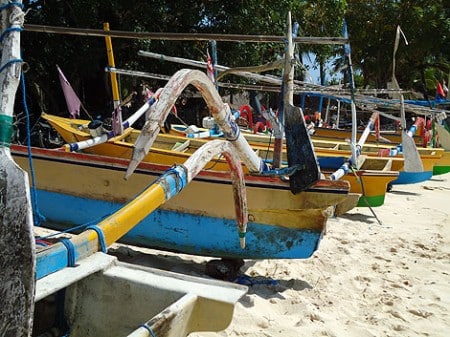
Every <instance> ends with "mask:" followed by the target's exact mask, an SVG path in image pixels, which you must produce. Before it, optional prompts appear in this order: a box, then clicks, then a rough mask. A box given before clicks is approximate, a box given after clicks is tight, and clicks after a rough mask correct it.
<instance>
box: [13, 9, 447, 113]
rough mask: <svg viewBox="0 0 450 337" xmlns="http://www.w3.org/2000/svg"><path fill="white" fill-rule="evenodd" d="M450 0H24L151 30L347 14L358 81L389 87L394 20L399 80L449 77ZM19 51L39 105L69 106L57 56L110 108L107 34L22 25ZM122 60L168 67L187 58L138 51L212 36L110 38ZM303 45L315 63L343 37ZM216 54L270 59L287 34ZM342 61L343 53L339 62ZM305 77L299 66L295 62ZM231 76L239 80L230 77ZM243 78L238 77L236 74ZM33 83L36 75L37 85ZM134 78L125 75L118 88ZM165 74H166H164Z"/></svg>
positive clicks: (87, 98)
mask: <svg viewBox="0 0 450 337" xmlns="http://www.w3.org/2000/svg"><path fill="white" fill-rule="evenodd" d="M449 2H450V1H448V0H433V1H431V0H414V1H412V0H411V1H404V0H368V1H359V0H346V1H345V0H342V1H339V0H310V1H307V0H303V1H298V0H297V1H296V0H279V1H276V2H274V1H266V0H258V1H256V0H240V1H219V0H210V1H204V0H203V1H175V0H169V1H167V0H164V1H163V0H152V1H147V0H136V1H125V0H108V1H106V0H99V1H90V0H89V1H88V0H78V1H68V0H25V1H24V4H25V6H26V8H27V9H29V12H28V13H27V16H26V23H27V24H40V25H50V26H64V27H71V28H94V29H101V28H102V25H103V23H104V22H108V23H109V24H110V28H111V29H112V30H122V31H132V32H133V31H134V32H138V31H147V32H182V33H186V32H198V33H225V34H228V33H229V34H231V33H234V34H256V35H284V34H285V31H286V17H287V13H288V11H291V13H292V18H293V21H297V22H298V23H299V24H300V31H299V35H301V36H341V34H342V23H343V20H344V18H345V19H346V21H347V22H348V30H349V33H350V42H351V47H352V57H353V64H354V67H355V69H356V70H358V74H360V76H359V77H358V78H359V80H360V81H359V82H358V83H359V84H360V85H363V86H369V87H374V88H383V87H386V83H387V82H388V81H389V80H390V79H391V75H392V59H393V43H394V38H395V32H396V27H397V25H400V26H401V29H402V31H403V32H404V33H405V36H406V38H407V40H408V45H407V46H406V45H405V43H404V42H403V41H401V42H400V46H399V48H398V51H397V54H396V64H397V65H396V77H397V79H398V82H399V83H400V86H401V87H402V88H414V86H415V85H416V84H417V83H419V82H425V83H426V85H427V88H428V89H429V90H430V91H432V90H433V87H434V85H435V81H436V80H438V79H443V78H447V77H448V74H449V71H450V68H449V60H448V58H449V56H448V55H450V36H449V35H450V33H449V32H450V18H449V17H450V16H449V14H450V6H449ZM22 46H23V58H24V59H25V60H26V62H27V63H28V64H29V70H28V72H27V76H26V78H27V83H28V84H29V86H30V89H31V90H29V91H28V92H29V96H30V97H29V99H30V101H32V103H33V104H35V106H34V110H35V112H34V113H35V114H39V113H40V111H41V110H45V111H49V112H51V113H58V112H59V111H64V109H65V103H64V98H63V95H62V92H61V89H60V86H59V81H58V77H57V72H56V67H55V66H56V64H58V65H59V66H60V67H61V68H62V69H63V71H64V73H65V74H66V77H67V78H68V79H69V81H70V82H71V84H72V86H73V87H74V88H75V90H76V91H77V93H78V94H79V96H80V97H81V98H82V100H83V102H84V103H85V105H86V107H87V108H88V109H89V110H94V111H99V112H100V113H102V112H108V111H110V109H111V105H110V104H111V103H109V105H108V102H111V101H112V99H111V97H110V92H111V90H110V88H109V84H108V83H109V82H108V74H106V73H105V71H104V70H105V66H107V55H106V48H105V41H104V39H103V38H95V37H83V36H74V35H70V36H69V35H57V34H44V33H36V32H27V31H24V33H23V37H22ZM113 48H114V54H115V63H116V66H117V67H119V68H127V69H133V70H141V71H148V72H154V73H159V74H165V75H172V74H173V73H174V72H175V71H176V70H177V69H179V68H180V67H182V66H181V65H177V64H174V63H168V62H162V61H158V60H154V59H148V58H144V57H140V56H138V55H137V52H138V51H139V50H147V51H152V52H156V53H162V54H165V55H170V56H178V57H184V58H190V59H195V60H205V57H206V50H207V48H208V43H207V42H206V41H164V40H132V39H119V38H115V39H113ZM298 48H299V51H300V52H301V53H309V52H313V53H315V54H316V55H317V58H316V61H317V67H318V68H319V69H320V70H321V71H322V75H323V71H324V67H323V65H324V64H325V62H326V61H327V60H329V59H330V58H331V59H332V58H334V57H336V56H341V55H342V54H343V52H342V47H340V46H323V45H299V46H298ZM217 54H218V58H219V64H223V65H226V66H230V67H235V66H254V65H259V64H263V63H267V62H270V61H273V60H275V59H276V58H278V57H281V56H282V55H283V54H284V45H283V44H282V43H236V42H220V43H217ZM336 63H337V64H339V62H336ZM297 76H298V77H301V76H302V73H301V72H300V71H299V72H297ZM233 80H235V79H234V78H233ZM236 80H238V79H236ZM31 84H32V85H31ZM136 84H137V83H136V80H135V79H131V78H124V77H122V78H121V85H122V88H121V89H122V94H126V93H127V92H128V91H129V90H131V89H132V88H133V86H135V85H136ZM161 84H164V83H161Z"/></svg>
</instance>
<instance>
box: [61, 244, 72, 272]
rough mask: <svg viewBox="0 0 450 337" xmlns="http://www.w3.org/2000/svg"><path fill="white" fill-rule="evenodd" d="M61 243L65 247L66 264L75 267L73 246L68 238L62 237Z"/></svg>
mask: <svg viewBox="0 0 450 337" xmlns="http://www.w3.org/2000/svg"><path fill="white" fill-rule="evenodd" d="M61 243H62V244H63V245H64V246H66V248H67V266H68V267H75V246H74V245H73V243H72V241H70V239H66V238H62V239H61Z"/></svg>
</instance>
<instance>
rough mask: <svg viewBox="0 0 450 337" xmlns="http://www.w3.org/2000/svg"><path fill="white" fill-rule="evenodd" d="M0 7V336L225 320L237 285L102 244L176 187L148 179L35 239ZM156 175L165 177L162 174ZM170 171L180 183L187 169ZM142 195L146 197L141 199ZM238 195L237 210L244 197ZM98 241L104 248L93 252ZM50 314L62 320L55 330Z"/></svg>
mask: <svg viewBox="0 0 450 337" xmlns="http://www.w3.org/2000/svg"><path fill="white" fill-rule="evenodd" d="M0 10H1V11H2V16H1V18H2V19H1V20H2V22H1V25H0V27H1V30H2V47H3V49H2V57H1V65H2V66H1V69H2V71H0V88H1V91H2V95H1V97H0V107H1V109H0V172H1V174H0V186H2V188H1V189H0V209H1V210H2V216H1V217H0V250H1V251H2V253H1V254H0V270H1V273H0V295H1V298H2V308H1V315H0V336H8V337H27V336H28V337H30V336H32V335H40V336H42V335H47V336H49V335H51V336H61V335H65V336H67V335H68V334H69V332H70V335H71V336H99V335H102V336H146V335H153V336H154V335H155V333H157V335H158V336H166V337H171V336H173V337H174V336H187V335H188V334H189V333H190V332H192V331H198V330H202V329H207V330H209V329H212V330H213V331H217V329H220V330H222V329H224V328H225V327H226V326H228V324H229V323H230V320H231V318H232V315H233V309H234V304H235V303H236V302H237V301H238V300H239V298H241V297H242V296H243V295H244V294H245V293H246V287H242V286H239V285H230V284H229V283H224V282H219V281H214V280H211V281H209V280H202V279H200V278H195V277H189V276H184V275H178V274H174V273H168V272H161V271H157V270H152V269H149V268H142V267H137V266H134V265H126V264H123V263H119V262H117V260H116V259H114V258H112V257H111V256H108V255H107V254H105V252H106V251H107V248H108V246H109V245H111V244H112V242H114V241H116V240H117V239H118V238H120V237H121V236H122V235H123V234H124V233H125V232H126V231H127V230H128V229H129V228H130V227H133V226H134V225H135V224H136V223H137V222H139V220H140V217H141V216H145V214H148V213H151V212H152V211H153V210H154V208H155V207H157V205H158V202H159V203H162V202H164V201H165V199H166V198H170V197H172V196H173V195H174V194H176V193H178V192H179V191H180V190H181V189H182V188H181V189H175V190H174V191H170V190H166V189H165V186H161V185H159V184H158V183H156V184H152V185H151V186H149V187H148V188H147V189H145V190H144V191H143V192H142V193H140V194H139V197H140V199H138V200H134V202H132V203H130V204H127V205H126V206H124V207H123V208H121V209H120V210H119V211H118V212H116V213H114V214H113V215H112V216H110V217H108V218H107V219H105V220H103V221H100V222H99V223H98V226H97V225H96V226H94V227H91V229H87V230H86V231H84V232H83V233H81V234H79V235H76V236H74V237H72V238H60V239H59V241H58V242H56V243H54V244H47V243H46V244H45V247H40V248H37V243H36V242H35V240H36V238H35V233H34V227H33V213H32V206H31V204H32V199H31V197H30V190H29V188H30V184H29V180H28V175H27V174H26V172H25V171H24V170H23V169H22V168H21V167H20V166H19V165H17V163H16V162H15V161H14V160H13V157H12V155H11V138H12V133H13V110H14V109H13V105H14V101H15V95H16V91H17V87H18V84H19V80H20V77H21V76H23V74H22V69H21V64H22V59H21V53H20V31H21V30H22V28H23V24H24V18H25V14H24V12H23V11H22V3H21V1H15V2H8V1H0ZM22 79H23V77H22ZM22 83H23V81H22ZM229 147H230V148H231V145H229ZM223 150H224V152H226V151H227V150H226V149H223ZM226 153H228V152H226ZM230 162H232V163H234V162H235V161H234V159H230ZM230 165H231V164H230ZM178 170H181V171H179V173H180V174H181V173H183V172H185V173H186V174H189V175H191V176H195V175H196V173H197V170H196V164H195V163H191V161H188V162H186V163H185V166H184V167H183V168H179V169H178ZM236 175H237V176H239V177H237V179H236V185H238V184H239V183H242V182H243V181H242V170H240V166H236ZM160 179H161V180H160V182H166V183H169V182H170V181H171V177H170V176H167V175H166V176H162V177H160ZM176 180H179V181H180V182H183V183H185V184H188V183H189V181H190V178H187V177H184V178H183V177H180V178H178V179H176ZM175 191H177V192H175ZM161 195H162V196H163V197H161ZM149 201H152V202H153V204H152V205H148V204H147V203H148V202H149ZM144 205H145V206H146V207H143V206H144ZM239 205H240V206H244V208H243V211H244V214H246V208H245V202H244V198H241V200H240V201H239ZM242 225H243V226H244V227H245V223H242ZM244 227H242V229H245V228H244ZM41 243H42V242H41ZM100 249H101V250H102V251H103V253H97V252H98V251H99V250H100ZM41 309H43V311H40V310H41ZM53 319H54V320H55V321H56V320H57V321H59V323H61V325H58V326H63V327H64V329H62V330H58V329H57V327H55V325H54V322H52V320H53ZM37 327H40V328H42V331H41V330H39V329H38V328H37ZM47 329H48V330H47ZM55 329H56V331H55ZM33 330H34V331H33ZM33 333H34V334H33Z"/></svg>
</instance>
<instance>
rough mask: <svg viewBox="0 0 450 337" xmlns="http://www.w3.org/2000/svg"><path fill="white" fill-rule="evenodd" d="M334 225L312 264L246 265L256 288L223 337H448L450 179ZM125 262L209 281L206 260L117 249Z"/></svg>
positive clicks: (398, 192)
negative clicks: (206, 273) (205, 271)
mask: <svg viewBox="0 0 450 337" xmlns="http://www.w3.org/2000/svg"><path fill="white" fill-rule="evenodd" d="M373 211H374V213H372V212H371V210H370V209H369V208H355V209H353V210H352V211H350V212H349V213H347V214H346V215H344V216H343V217H340V218H332V219H330V220H329V222H328V229H327V233H326V235H325V237H324V238H323V240H322V242H321V245H320V247H319V250H318V251H317V252H316V253H315V254H314V256H313V257H312V258H310V259H306V260H263V261H246V263H245V265H244V267H242V269H241V271H242V272H243V273H245V275H247V276H249V278H248V279H247V281H248V282H249V283H250V282H251V283H253V284H252V285H250V287H249V291H248V294H247V295H246V296H244V297H243V298H242V299H241V300H240V301H239V303H238V304H237V305H236V309H235V313H234V318H233V321H232V323H231V324H230V326H229V327H228V328H227V329H226V330H225V331H222V332H219V333H212V332H202V333H192V334H191V335H190V337H213V336H214V337H217V336H231V337H233V336H258V337H259V336H264V337H265V336H283V337H298V336H355V337H356V336H357V337H366V336H442V337H444V336H448V335H449V334H450V174H446V175H440V176H434V177H433V179H431V180H429V181H426V182H423V183H418V184H414V185H395V186H394V189H393V191H392V192H390V193H388V194H387V197H386V201H385V205H383V206H381V207H377V208H373ZM111 252H112V253H114V252H115V253H119V254H118V255H119V257H120V259H124V260H127V261H131V262H134V263H141V264H144V265H149V266H154V267H158V268H162V269H168V270H172V271H176V272H181V273H187V274H191V275H196V276H204V277H207V276H205V274H204V269H205V263H206V261H208V259H206V258H203V257H192V256H188V255H179V254H170V253H166V252H159V251H153V250H146V249H139V250H137V249H135V248H129V247H124V246H121V245H115V247H114V248H113V249H111Z"/></svg>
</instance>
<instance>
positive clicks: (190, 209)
mask: <svg viewBox="0 0 450 337" xmlns="http://www.w3.org/2000/svg"><path fill="white" fill-rule="evenodd" d="M12 151H13V156H14V159H15V160H16V161H17V162H18V163H19V165H21V166H22V167H23V168H25V169H26V170H27V171H28V172H30V169H29V166H28V152H27V148H26V147H22V146H15V145H14V146H13V147H12ZM32 156H33V163H34V175H35V177H36V188H37V200H38V206H39V210H40V212H41V213H42V214H43V215H44V216H45V217H46V219H47V223H46V224H45V226H48V227H53V228H58V229H60V230H62V229H68V228H72V227H74V226H77V225H82V224H89V223H91V222H92V221H93V220H94V219H101V218H102V217H103V216H105V215H106V214H110V213H111V212H113V211H114V210H117V209H118V208H119V207H120V206H121V205H122V204H124V203H126V202H128V201H129V200H131V199H132V198H133V197H134V196H135V195H136V194H137V193H138V192H139V191H140V190H142V188H143V187H144V186H146V185H147V184H148V182H149V181H152V180H154V179H157V178H158V177H159V176H160V175H161V173H162V172H164V171H166V170H168V169H170V167H171V166H172V165H173V164H174V162H172V163H171V164H170V165H163V164H156V163H149V162H143V163H142V164H141V165H140V166H139V167H138V169H137V171H136V172H135V174H134V175H133V176H131V177H130V178H129V179H128V180H127V181H125V180H124V179H123V176H124V174H125V172H126V169H127V166H128V164H129V159H123V158H120V157H114V156H113V157H106V156H101V155H92V154H84V153H73V152H65V151H61V150H50V149H40V148H33V149H32ZM30 173H31V172H30ZM71 177H77V178H76V179H72V178H71ZM245 184H246V195H247V206H248V212H249V219H250V220H251V221H250V223H249V228H252V230H250V231H249V232H248V233H247V242H248V244H247V247H246V249H242V248H241V246H240V243H239V239H238V234H237V230H236V220H235V219H236V214H235V212H234V210H235V202H234V198H233V189H232V180H231V178H230V172H229V171H213V170H202V171H201V173H200V174H199V175H198V176H197V177H196V178H195V179H194V180H193V181H192V182H191V183H190V184H189V186H186V188H185V190H184V191H183V193H181V194H179V195H178V196H176V197H175V198H173V199H171V200H169V201H168V202H166V203H165V204H164V205H162V206H161V207H160V208H159V209H158V210H157V211H155V212H153V213H152V214H150V215H149V217H148V218H146V219H144V220H143V221H142V222H141V223H140V224H139V225H138V226H136V227H135V228H133V229H132V230H131V231H130V232H129V233H127V235H126V236H125V237H124V238H123V242H126V243H129V244H134V245H138V246H144V247H152V248H159V249H164V250H169V251H178V252H183V253H188V254H194V255H206V256H215V257H230V258H248V259H267V258H307V257H309V256H311V254H312V253H313V252H314V251H315V250H316V249H317V246H318V244H319V241H320V238H321V236H322V235H323V233H324V231H325V226H326V222H327V219H328V217H329V215H330V212H332V209H330V207H333V206H338V207H339V209H340V212H341V213H342V212H345V211H346V210H348V209H351V208H352V207H354V206H355V204H356V202H357V200H358V197H359V195H356V194H351V193H350V194H349V189H350V187H349V185H348V183H346V182H344V181H342V182H329V181H318V182H317V183H316V184H314V185H313V186H311V187H310V188H309V189H308V190H307V191H305V192H303V193H299V194H296V195H295V194H293V193H291V192H290V190H289V185H288V183H287V182H284V181H282V180H280V179H279V178H277V177H262V176H253V175H245ZM55 205H58V207H55ZM176 233H178V234H176ZM274 237H276V238H277V239H276V240H274Z"/></svg>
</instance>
